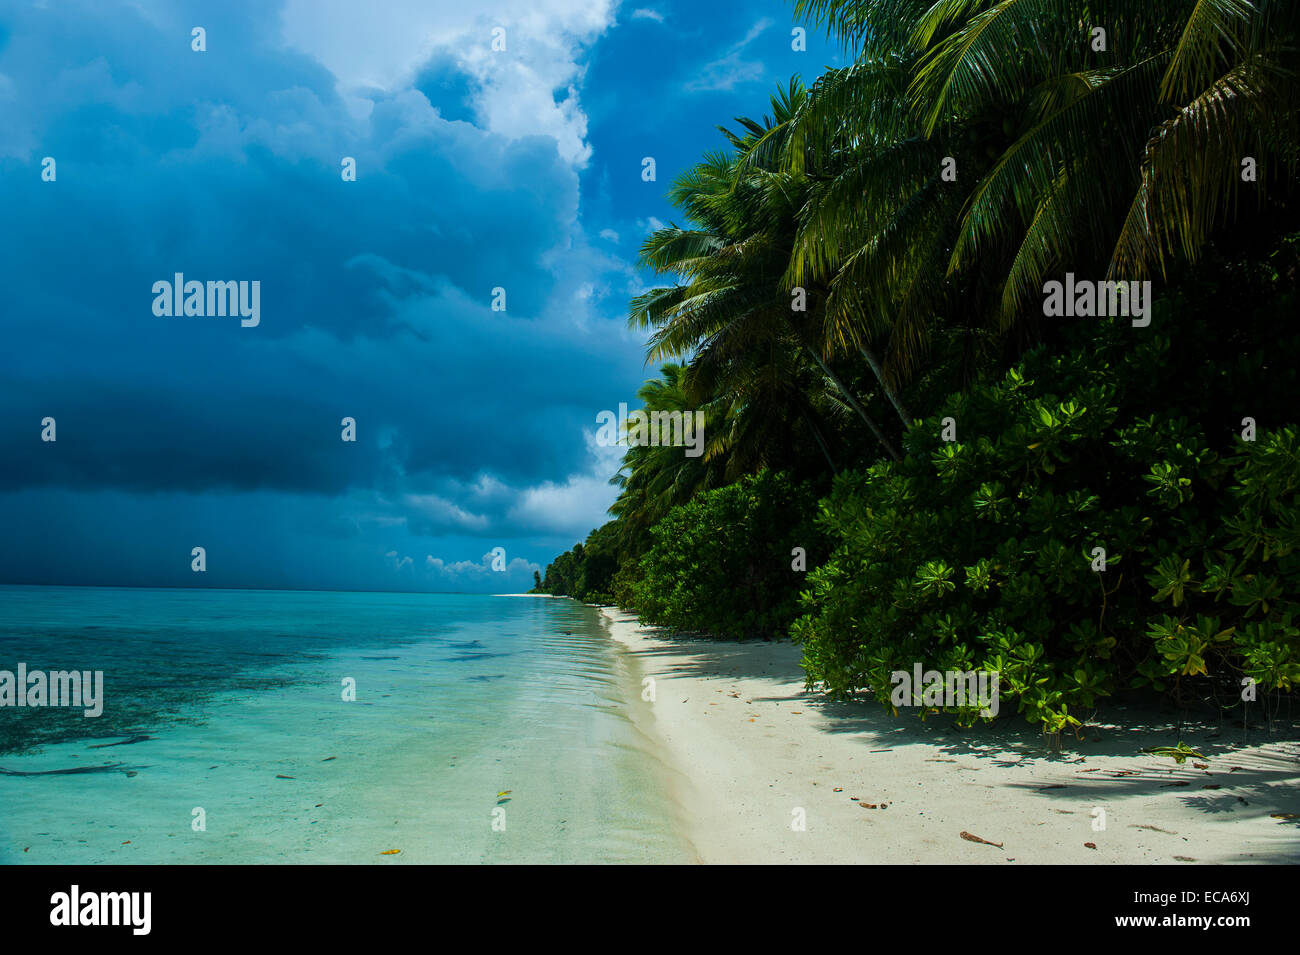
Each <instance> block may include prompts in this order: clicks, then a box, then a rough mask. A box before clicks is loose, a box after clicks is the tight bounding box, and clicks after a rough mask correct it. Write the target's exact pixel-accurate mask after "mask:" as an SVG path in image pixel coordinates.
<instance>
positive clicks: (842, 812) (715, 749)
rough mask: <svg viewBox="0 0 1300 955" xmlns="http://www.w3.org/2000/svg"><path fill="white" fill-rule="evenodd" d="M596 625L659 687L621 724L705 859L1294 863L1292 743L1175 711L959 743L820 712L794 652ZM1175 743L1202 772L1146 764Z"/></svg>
mask: <svg viewBox="0 0 1300 955" xmlns="http://www.w3.org/2000/svg"><path fill="white" fill-rule="evenodd" d="M602 612H603V613H604V615H605V616H606V618H607V619H608V621H609V623H610V629H611V633H612V636H613V637H614V639H615V640H617V641H618V642H619V643H620V644H622V645H623V646H624V647H625V648H626V649H627V652H628V654H629V656H630V657H631V663H632V667H631V669H632V672H633V673H634V674H635V675H636V679H637V681H638V683H640V681H642V680H643V679H644V678H645V677H651V678H653V679H654V681H655V700H654V702H653V703H652V704H646V705H642V706H634V707H632V708H631V709H632V717H633V719H634V720H635V721H637V722H638V723H642V724H644V725H642V726H641V729H642V730H643V731H644V732H645V733H646V735H647V736H649V737H650V738H651V739H654V740H657V741H659V742H660V743H661V744H662V746H663V748H664V753H665V757H664V759H665V763H666V764H667V765H668V766H669V767H670V768H669V770H668V772H669V774H670V777H671V778H670V780H669V785H670V786H671V788H672V789H673V790H674V793H675V796H676V798H677V800H678V801H679V802H680V804H681V806H682V809H683V816H684V818H685V819H686V823H685V824H686V827H687V830H688V832H687V837H688V838H689V839H690V840H691V842H692V843H693V845H694V847H695V850H696V852H697V854H698V858H699V861H701V862H704V863H775V862H786V863H788V862H794V863H861V862H865V863H990V864H992V863H997V864H1003V865H1005V864H1015V863H1020V864H1023V863H1069V864H1077V863H1101V864H1133V863H1137V864H1142V863H1164V864H1188V865H1190V864H1194V863H1227V862H1247V863H1249V862H1255V863H1287V862H1292V863H1293V862H1297V861H1300V817H1297V818H1293V819H1279V818H1274V816H1275V814H1288V813H1290V814H1296V813H1300V785H1297V783H1298V782H1300V743H1298V742H1297V741H1296V738H1295V733H1294V730H1293V729H1292V730H1290V731H1288V730H1286V729H1285V728H1280V729H1278V731H1276V732H1274V733H1271V734H1270V733H1269V731H1268V730H1267V729H1263V728H1253V729H1251V730H1250V731H1249V733H1247V732H1246V731H1244V730H1243V729H1242V728H1241V726H1240V725H1236V726H1233V725H1229V724H1223V725H1220V724H1218V723H1217V722H1216V723H1213V724H1210V725H1195V726H1190V727H1189V726H1187V725H1184V727H1183V728H1182V731H1181V733H1180V732H1179V731H1178V730H1177V729H1176V727H1175V725H1174V724H1173V722H1172V718H1171V716H1170V715H1169V714H1162V713H1159V712H1157V711H1154V710H1150V711H1148V710H1143V709H1139V708H1135V707H1127V708H1123V707H1119V706H1116V707H1114V708H1113V709H1112V710H1111V711H1108V715H1109V718H1110V719H1112V720H1116V721H1120V722H1122V724H1123V725H1113V724H1108V723H1106V722H1101V723H1091V724H1088V725H1087V727H1086V732H1085V734H1084V738H1083V739H1082V740H1076V739H1075V738H1074V737H1073V736H1070V737H1067V738H1066V739H1064V740H1063V742H1062V746H1061V751H1060V752H1059V753H1053V752H1052V751H1051V749H1050V748H1049V746H1048V745H1047V742H1046V740H1045V739H1044V737H1042V736H1041V735H1040V734H1039V733H1038V732H1037V731H1036V730H1035V729H1034V728H1033V727H1031V726H1029V725H1028V724H1027V723H1025V722H1024V721H1023V719H1021V718H1020V717H1019V716H1018V715H1015V714H1004V717H1005V716H1008V715H1009V716H1010V717H1011V718H1004V719H1003V720H1000V721H999V722H998V723H997V724H996V725H995V726H993V727H986V726H985V727H977V728H975V729H974V730H970V731H966V732H958V731H956V730H955V729H954V728H953V727H952V723H951V720H950V719H949V718H946V717H943V716H941V715H940V716H932V717H931V718H930V719H929V720H928V721H927V722H922V721H921V720H920V719H919V718H918V717H917V716H916V715H915V714H914V713H907V712H905V713H904V714H903V715H901V716H900V717H898V718H895V717H893V716H891V715H890V714H888V713H887V712H886V711H885V710H884V709H883V708H882V707H880V706H879V705H878V704H876V703H875V702H866V703H855V704H847V703H841V704H836V703H831V702H829V701H826V700H823V699H821V698H820V697H818V696H817V695H815V694H809V693H807V692H806V691H805V690H804V686H803V671H802V670H801V669H800V668H799V659H800V654H799V649H798V648H797V647H795V646H792V645H791V644H789V643H788V642H786V643H764V642H750V643H743V644H738V643H728V642H721V641H711V640H702V639H693V638H690V637H682V636H673V635H669V634H666V633H664V632H662V631H658V630H655V629H653V628H646V627H642V626H640V625H639V624H638V622H637V620H636V618H635V617H634V616H632V615H630V614H627V613H624V612H622V611H619V610H616V609H613V608H604V609H603V610H602ZM1180 739H1181V740H1183V741H1184V742H1186V743H1187V744H1188V745H1189V746H1191V747H1192V748H1193V749H1196V750H1198V751H1199V752H1201V753H1203V754H1205V756H1206V757H1208V758H1207V759H1205V760H1195V759H1191V758H1189V759H1188V760H1187V761H1186V762H1185V763H1183V764H1182V765H1178V764H1176V763H1175V762H1174V761H1173V760H1172V759H1169V758H1160V757H1156V756H1152V755H1150V754H1148V753H1143V752H1141V750H1142V749H1143V748H1147V747H1154V746H1168V745H1174V744H1176V743H1177V742H1178V741H1179V740H1180ZM1197 765H1202V766H1205V767H1207V768H1204V769H1200V768H1197ZM863 803H865V804H867V805H868V806H875V807H877V808H865V807H864V806H863V805H862V804H863ZM799 810H802V815H803V816H804V817H805V818H806V829H805V830H804V831H797V830H796V828H795V825H794V824H795V822H796V820H797V818H798V817H799V815H800V813H799V812H798V811H799ZM1097 810H1102V811H1104V829H1103V828H1101V827H1100V825H1099V824H1100V822H1101V820H1102V817H1101V815H1100V813H1099V812H1097ZM1094 820H1096V823H1097V828H1094V825H1095V823H1094ZM963 832H965V833H967V834H969V835H972V836H975V837H978V838H981V839H984V840H988V842H991V843H1001V846H1000V847H998V846H994V845H988V844H984V843H979V842H973V841H970V840H968V839H966V838H963V836H962V833H963ZM1089 843H1091V844H1092V845H1093V846H1095V848H1092V847H1090V846H1089V845H1088V844H1089Z"/></svg>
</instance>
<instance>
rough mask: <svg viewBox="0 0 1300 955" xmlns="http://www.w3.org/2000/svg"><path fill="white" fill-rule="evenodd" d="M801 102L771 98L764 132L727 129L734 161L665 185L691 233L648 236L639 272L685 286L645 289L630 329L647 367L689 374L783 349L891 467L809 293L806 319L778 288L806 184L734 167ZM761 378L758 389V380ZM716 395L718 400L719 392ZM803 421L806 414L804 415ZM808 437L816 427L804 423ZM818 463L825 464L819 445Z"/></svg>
mask: <svg viewBox="0 0 1300 955" xmlns="http://www.w3.org/2000/svg"><path fill="white" fill-rule="evenodd" d="M803 96H804V90H803V88H802V87H801V86H800V85H799V84H798V83H797V82H792V83H791V85H790V87H789V89H788V90H782V91H780V92H778V94H777V95H775V96H774V97H772V101H771V102H772V108H773V116H772V117H767V118H765V120H764V122H763V123H758V122H755V121H753V120H750V119H743V118H742V119H739V120H737V122H739V123H740V124H741V126H742V128H743V129H744V131H745V135H744V136H737V135H735V134H733V133H731V132H729V131H728V130H726V129H723V130H722V132H723V133H724V134H725V135H726V136H727V137H728V139H729V141H730V143H731V145H732V151H731V152H730V153H721V152H719V153H713V154H710V155H708V156H706V157H705V159H704V161H703V162H701V163H700V164H698V165H696V166H695V167H693V168H691V169H689V170H687V171H686V172H685V173H683V174H682V175H681V176H679V177H678V178H677V179H676V180H675V181H674V183H673V185H672V187H671V189H670V192H669V197H670V198H671V199H672V201H673V202H674V204H676V205H677V206H678V207H680V208H681V209H683V211H685V212H686V214H687V215H688V216H689V217H690V218H691V220H692V221H693V222H694V223H695V225H696V228H692V229H683V228H680V227H678V226H676V225H673V226H670V227H668V228H665V229H660V230H657V231H656V232H654V233H653V234H651V235H650V236H649V237H648V238H647V239H646V242H645V244H644V245H643V247H642V253H641V261H642V264H643V265H645V266H648V267H649V268H652V269H654V270H655V271H656V272H659V273H661V274H674V275H676V276H678V277H680V278H681V279H684V280H685V281H679V282H678V283H677V284H674V285H672V286H668V287H662V288H656V289H652V290H650V291H649V292H646V293H644V294H643V295H640V296H638V297H637V298H635V299H634V300H633V301H632V305H631V314H630V320H629V321H630V324H631V325H632V326H633V327H638V328H647V329H654V333H653V334H652V336H651V338H650V342H649V359H650V360H652V361H657V360H663V359H666V358H673V357H679V356H685V355H691V356H693V357H692V362H691V368H692V371H693V373H699V374H704V373H705V370H706V369H710V370H711V371H710V373H711V374H713V375H714V376H715V377H714V379H713V380H714V381H715V382H717V381H718V379H717V377H716V376H717V374H718V370H719V369H721V368H733V369H734V368H737V367H738V365H737V364H736V358H737V356H741V355H746V354H748V355H749V356H750V358H751V360H752V357H753V356H754V355H757V354H761V353H762V349H763V348H769V349H771V351H770V352H769V354H770V355H771V356H773V357H775V356H777V355H780V356H783V360H788V348H789V347H791V346H792V347H795V348H798V349H801V350H802V351H803V353H804V354H805V355H806V356H807V357H808V358H809V359H810V360H811V361H812V362H813V364H814V365H815V366H816V367H817V368H818V369H819V370H820V371H821V373H822V374H823V375H824V376H825V377H826V379H827V380H828V381H830V382H831V383H832V385H833V386H834V388H835V389H836V391H837V392H838V394H839V397H840V398H841V399H842V400H843V401H844V402H845V403H846V404H847V405H848V406H849V407H850V408H851V409H852V411H853V413H855V414H856V415H857V416H858V417H859V419H860V420H861V421H862V422H863V423H864V424H866V425H867V427H868V428H869V429H870V430H871V432H872V434H873V435H874V436H875V437H876V439H877V441H879V443H880V444H881V446H882V447H883V448H884V450H885V451H886V453H888V454H889V455H890V456H891V457H892V458H894V459H895V460H898V459H899V457H900V456H899V453H898V450H897V448H896V447H895V446H894V443H893V441H892V440H891V439H890V437H889V436H888V435H887V434H886V433H885V432H884V431H883V429H881V427H880V426H879V425H878V424H877V423H876V421H875V419H874V418H873V417H872V416H871V415H870V414H869V413H868V411H867V410H866V408H865V407H864V404H863V402H862V401H860V400H859V399H858V397H857V395H856V394H855V393H854V391H853V390H852V388H851V387H850V385H849V384H848V383H847V382H846V381H845V380H844V378H843V377H842V376H841V375H839V374H838V373H837V372H836V371H835V370H834V368H833V367H832V365H831V360H832V357H833V356H832V355H831V354H830V353H829V351H828V350H827V349H826V347H825V343H824V340H823V339H824V335H823V331H822V328H821V326H820V321H821V315H822V310H821V309H820V307H819V305H820V303H819V301H818V299H817V294H816V293H817V290H816V289H815V288H813V289H805V290H803V293H802V294H803V295H804V297H805V299H806V301H805V305H806V307H805V310H803V311H798V310H796V305H797V304H798V302H797V297H796V295H795V294H794V291H795V290H794V289H793V287H792V286H790V285H789V284H788V283H787V282H786V281H785V273H786V270H787V265H788V262H789V258H790V254H791V247H792V246H791V243H792V241H793V238H794V235H795V231H796V226H797V220H798V215H799V212H800V210H801V208H802V207H803V205H804V202H805V201H806V196H807V194H808V189H809V186H808V181H807V179H806V177H804V176H803V175H802V174H799V173H788V172H782V171H779V170H775V169H770V168H761V167H756V165H755V163H754V162H753V161H752V160H746V161H742V159H745V157H746V156H747V155H748V154H749V153H751V151H752V149H753V146H754V144H755V142H756V141H758V140H759V139H761V138H762V137H763V136H764V134H765V133H766V131H767V130H768V129H769V128H771V127H772V126H774V125H780V124H783V123H785V122H787V121H788V118H789V116H790V115H791V113H792V111H793V110H794V109H796V108H797V106H798V104H799V102H800V101H801V99H802V97H803ZM763 379H764V376H762V375H759V376H758V377H757V379H753V378H751V379H750V380H751V382H752V381H753V380H763ZM723 390H724V391H725V390H726V385H725V383H724V386H723ZM802 411H803V412H804V415H805V418H807V417H808V416H807V414H806V412H807V408H804V409H802ZM810 427H811V428H812V429H813V431H814V432H815V431H817V428H816V425H815V423H811V422H810ZM818 443H819V445H821V446H822V450H823V453H825V454H827V456H828V458H829V454H828V452H827V449H826V447H825V445H824V442H823V441H822V439H821V438H819V439H818Z"/></svg>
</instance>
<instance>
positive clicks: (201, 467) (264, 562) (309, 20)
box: [0, 0, 838, 592]
mask: <svg viewBox="0 0 1300 955" xmlns="http://www.w3.org/2000/svg"><path fill="white" fill-rule="evenodd" d="M793 26H794V21H793V20H792V17H791V13H790V8H789V6H788V5H787V4H785V3H784V2H781V0H771V2H762V3H755V2H753V0H748V2H746V0H710V2H709V3H707V4H701V3H699V2H688V0H672V2H666V0H657V2H648V0H644V2H641V3H637V2H631V3H623V4H619V3H617V2H613V0H471V2H466V0H387V2H380V0H365V2H356V0H223V2H220V3H216V2H207V3H176V2H163V0H121V2H116V0H85V2H54V0H45V2H15V0H0V253H2V254H0V276H2V278H3V290H4V292H3V296H4V297H3V303H2V304H0V333H2V334H3V347H2V348H0V448H2V449H3V463H2V464H0V582H3V583H64V584H111V585H139V586H196V585H199V586H211V587H272V588H313V589H340V590H466V591H495V592H503V591H514V590H520V589H526V588H527V587H529V586H531V584H532V571H533V570H534V569H544V568H545V565H546V562H547V561H548V560H550V559H551V558H552V557H554V555H555V554H556V553H558V552H559V551H562V550H564V549H567V548H568V547H570V546H572V544H573V543H574V542H575V541H576V540H580V539H582V538H583V537H585V536H586V534H587V533H588V532H589V531H590V530H591V529H592V528H594V527H596V526H597V525H599V524H601V523H603V522H604V521H605V520H606V519H607V518H606V515H605V510H606V508H607V507H608V506H609V504H610V503H611V502H612V500H613V497H614V493H615V492H614V488H612V487H610V486H609V485H608V483H607V482H608V479H609V477H610V476H611V475H612V474H613V472H614V470H615V469H616V468H617V463H618V451H617V449H612V448H602V447H598V446H597V445H596V442H595V431H596V427H597V425H596V414H597V413H598V412H599V411H601V410H604V409H617V407H618V403H619V402H620V401H626V402H635V392H636V389H637V388H638V387H639V385H640V384H641V382H642V381H644V380H645V379H646V378H647V377H651V376H653V375H654V369H653V368H647V367H645V365H644V361H643V351H642V347H641V345H642V342H641V336H640V335H638V334H636V333H634V332H631V331H629V330H628V329H627V327H626V321H625V315H626V303H627V300H628V298H629V297H630V296H631V295H633V294H635V293H637V292H638V291H640V290H641V289H643V288H644V287H645V283H646V282H647V281H648V280H649V276H647V275H645V274H643V273H641V272H640V271H639V270H638V269H637V268H636V266H635V258H636V251H637V248H638V246H639V244H640V242H641V240H642V239H643V238H644V236H645V234H646V233H647V232H648V231H649V230H650V229H652V228H654V227H656V226H657V225H659V224H660V223H662V222H666V221H668V220H669V219H670V218H672V210H671V209H670V208H669V207H668V206H667V204H666V203H665V201H664V199H663V193H664V191H665V189H666V187H667V185H668V183H669V181H670V180H671V179H672V178H673V176H674V175H675V174H676V173H677V172H679V171H680V170H681V169H682V168H683V167H685V166H687V165H689V164H690V163H691V162H693V161H694V160H696V159H697V158H698V157H699V156H700V154H701V153H703V152H704V151H706V150H710V149H716V148H719V147H720V146H721V145H722V139H721V137H720V135H719V134H718V133H717V131H716V129H715V126H716V125H717V124H719V123H727V122H729V121H730V119H731V118H732V117H734V116H737V115H761V114H762V113H763V112H764V111H765V108H766V106H767V97H768V95H769V93H770V91H771V90H772V89H773V88H774V87H775V86H776V85H777V84H778V83H780V82H783V81H785V80H787V79H788V78H789V77H790V76H791V75H792V74H795V73H798V74H800V75H802V76H804V77H805V78H806V79H807V80H808V81H811V80H812V79H813V78H814V77H815V76H816V75H817V74H818V73H819V72H820V71H821V69H822V68H823V67H824V66H826V65H827V64H829V63H835V62H838V56H837V53H836V51H835V50H834V48H832V47H831V46H830V45H828V44H827V42H826V41H825V39H824V38H823V37H822V36H821V35H820V34H818V33H816V32H815V31H810V35H809V36H808V50H807V51H806V52H796V51H793V50H792V49H791V28H792V27H793ZM196 27H201V28H202V29H203V41H204V45H205V46H206V49H205V50H204V51H202V52H197V51H195V50H194V49H192V47H193V45H194V44H195V40H194V35H193V31H194V29H195V28H196ZM498 28H500V30H503V31H504V32H503V33H502V32H499V31H498V32H497V33H496V34H495V36H496V37H497V38H498V45H499V41H500V39H504V45H505V49H504V50H493V40H494V30H497V29H498ZM646 156H652V157H654V158H655V161H656V165H657V181H656V182H644V181H643V180H642V176H641V171H642V158H643V157H646ZM47 157H48V158H49V159H52V160H53V163H52V164H51V163H49V162H48V161H47ZM344 157H352V159H354V160H355V169H356V180H355V181H345V180H344V177H343V175H342V163H343V159H344ZM51 172H52V176H53V178H52V181H50V178H51ZM175 273H183V274H184V276H185V278H186V280H187V281H189V280H199V281H208V280H214V281H215V280H221V281H227V280H234V281H253V280H256V281H258V282H259V283H260V295H261V298H260V322H259V324H258V325H257V326H256V327H244V326H243V325H242V324H241V322H240V320H239V319H238V318H231V317H197V316H182V317H174V316H173V317H166V316H164V317H160V316H158V315H155V314H154V309H153V303H154V294H153V291H152V288H153V285H154V283H155V282H158V281H160V280H165V281H171V280H172V279H173V276H174V275H175ZM496 288H501V289H504V290H505V310H504V311H499V310H493V307H492V304H493V289H496ZM344 417H352V418H354V419H355V421H356V438H357V440H356V441H355V442H354V443H349V442H344V441H343V440H342V438H341V433H342V430H343V429H342V426H341V421H342V419H343V418H344ZM45 418H53V419H54V420H55V428H56V431H55V435H56V440H55V441H53V442H50V441H43V440H42V420H43V419H45ZM195 546H202V547H204V548H205V550H206V554H207V571H206V573H205V575H204V576H203V577H202V579H199V578H198V577H197V575H195V574H194V573H193V572H192V571H191V556H190V555H191V549H192V548H193V547H195ZM494 547H502V548H504V549H505V552H506V557H507V560H508V570H507V572H505V573H495V572H492V571H491V570H490V564H491V558H490V556H488V555H489V554H490V552H491V551H492V549H493V548H494Z"/></svg>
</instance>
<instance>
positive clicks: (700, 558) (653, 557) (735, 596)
mask: <svg viewBox="0 0 1300 955" xmlns="http://www.w3.org/2000/svg"><path fill="white" fill-rule="evenodd" d="M815 506H816V497H815V495H814V494H813V493H812V491H811V490H810V489H809V488H808V487H806V486H796V485H793V484H792V483H791V481H790V479H789V478H788V477H787V476H786V475H784V474H774V473H772V472H770V471H763V472H761V473H759V474H758V475H756V476H753V477H745V478H742V479H741V480H739V481H737V482H736V483H734V484H729V485H727V486H726V487H721V488H718V489H716V490H713V491H708V492H706V493H704V494H700V495H698V496H697V497H695V498H694V499H693V500H691V502H690V503H689V504H685V505H683V506H682V507H679V508H676V509H674V510H673V511H672V512H671V513H670V514H669V515H668V516H667V517H665V518H664V519H663V520H662V521H660V522H659V523H658V524H656V525H655V527H654V530H653V531H652V534H653V535H654V546H652V547H651V548H650V551H649V552H648V553H647V554H645V556H643V557H642V558H641V560H640V566H639V568H638V571H639V573H638V577H637V579H636V581H635V583H633V585H632V587H631V602H632V604H633V605H634V606H635V607H636V609H637V612H638V613H639V614H640V615H641V618H642V619H643V620H644V621H646V622H647V623H655V624H665V625H667V626H670V627H675V628H678V629H682V630H702V631H706V632H708V633H711V634H714V635H716V636H720V637H740V638H744V637H753V636H772V635H784V634H785V632H786V631H787V630H788V629H789V626H790V621H791V620H792V619H794V616H795V613H796V609H797V599H798V593H799V589H800V587H801V586H802V585H803V583H804V570H803V569H796V567H799V568H805V567H808V566H812V562H813V561H816V560H820V559H822V558H823V557H824V555H825V553H826V546H825V544H824V543H823V535H822V534H821V533H820V532H819V531H818V530H817V529H816V528H815V527H814V526H813V517H814V514H815ZM795 548H802V549H803V555H802V560H799V561H798V562H797V557H798V556H799V555H797V554H796V553H795Z"/></svg>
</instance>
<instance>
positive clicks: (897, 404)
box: [858, 345, 912, 428]
mask: <svg viewBox="0 0 1300 955" xmlns="http://www.w3.org/2000/svg"><path fill="white" fill-rule="evenodd" d="M858 351H860V352H861V353H862V357H863V358H865V359H866V360H867V364H868V365H870V366H871V370H872V371H874V372H875V373H876V380H877V381H879V382H880V387H881V388H883V389H884V390H885V397H886V398H888V399H889V403H890V404H891V405H893V406H894V410H895V411H897V412H898V417H900V418H901V419H902V420H903V427H904V428H910V427H912V416H911V415H910V414H908V411H907V409H906V408H904V407H903V401H902V399H901V398H899V397H898V392H897V391H895V390H894V389H893V388H891V387H890V386H889V383H888V382H886V381H885V373H884V370H883V369H882V368H881V367H880V361H879V360H878V359H877V358H876V354H875V352H873V351H872V350H871V349H870V348H868V347H867V346H865V345H859V346H858Z"/></svg>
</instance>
